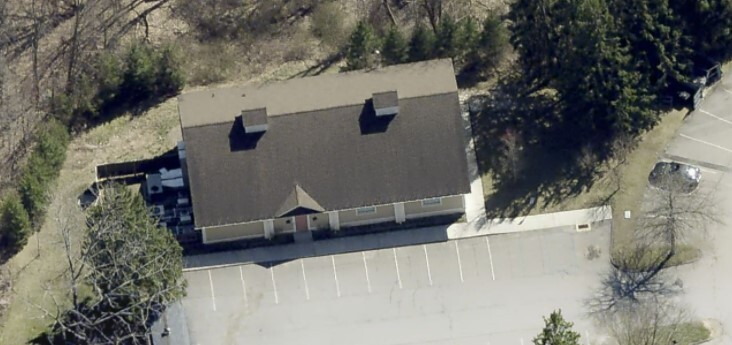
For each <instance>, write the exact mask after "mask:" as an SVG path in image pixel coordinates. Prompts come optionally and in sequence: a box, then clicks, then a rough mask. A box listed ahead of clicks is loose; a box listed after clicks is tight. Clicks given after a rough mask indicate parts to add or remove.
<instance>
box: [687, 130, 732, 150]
mask: <svg viewBox="0 0 732 345" xmlns="http://www.w3.org/2000/svg"><path fill="white" fill-rule="evenodd" d="M679 136H681V137H682V138H686V139H689V140H691V141H696V142H698V143H700V144H704V145H709V146H711V147H714V148H718V149H720V150H722V151H726V152H729V153H732V150H730V149H728V148H726V147H722V146H719V145H717V144H712V143H710V142H707V141H704V140H701V139H697V138H694V137H690V136H688V135H686V134H683V133H681V134H679Z"/></svg>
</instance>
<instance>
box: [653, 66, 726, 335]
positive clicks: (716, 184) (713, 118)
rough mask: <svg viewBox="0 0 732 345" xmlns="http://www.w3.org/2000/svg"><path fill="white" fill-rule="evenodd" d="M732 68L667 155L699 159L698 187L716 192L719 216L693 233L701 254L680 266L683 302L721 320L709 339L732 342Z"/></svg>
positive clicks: (692, 161)
mask: <svg viewBox="0 0 732 345" xmlns="http://www.w3.org/2000/svg"><path fill="white" fill-rule="evenodd" d="M731 134H732V74H730V73H728V74H727V75H726V76H725V78H724V79H723V80H722V82H721V83H719V84H718V85H717V86H716V87H715V88H714V89H713V90H711V92H709V94H708V95H707V96H706V97H705V99H704V101H703V102H702V104H701V106H700V107H699V109H697V110H696V111H694V112H693V113H691V114H690V115H689V116H688V117H687V119H686V121H685V123H684V125H683V126H682V127H681V129H680V130H679V133H678V135H677V136H676V138H674V140H673V141H672V143H671V144H670V145H669V146H668V148H667V150H666V157H665V158H668V159H672V160H677V161H681V162H686V163H690V164H693V165H696V166H698V167H700V168H701V170H702V180H701V183H700V185H699V191H697V192H696V193H699V194H701V195H702V196H708V197H710V198H712V200H713V204H714V205H715V208H716V211H715V213H717V214H718V218H719V219H718V222H716V223H713V224H709V225H708V229H707V231H700V232H699V233H698V234H693V236H691V237H692V238H691V239H690V240H691V241H693V242H694V244H695V245H697V246H698V247H699V248H701V249H702V252H703V256H702V258H701V259H700V260H699V261H697V262H695V263H694V264H691V265H686V266H682V267H679V268H678V269H677V271H678V275H679V277H680V278H681V279H682V280H683V284H684V292H685V293H684V302H685V303H687V304H688V305H689V306H692V308H693V312H694V313H695V315H696V316H697V317H698V318H700V319H715V320H718V321H719V322H720V324H721V326H722V328H723V329H724V330H726V331H722V332H721V334H720V336H719V338H718V339H716V340H714V342H712V343H710V344H732V332H730V330H732V299H730V298H729V294H728V291H730V290H731V289H732V277H730V275H729V272H732V252H731V251H730V250H729V248H730V247H731V246H732V232H731V231H730V225H732V213H731V212H730V210H732V197H730V195H732V174H730V172H731V171H732V135H731Z"/></svg>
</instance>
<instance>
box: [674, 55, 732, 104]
mask: <svg viewBox="0 0 732 345" xmlns="http://www.w3.org/2000/svg"><path fill="white" fill-rule="evenodd" d="M692 66H693V68H692V73H691V74H689V75H686V76H682V77H681V78H678V79H677V78H673V77H671V78H670V79H669V84H668V88H667V89H666V90H665V91H664V93H663V94H662V95H661V96H662V97H661V100H662V102H663V104H664V105H665V106H669V107H675V108H689V109H691V110H696V109H697V108H698V107H699V104H700V103H701V101H702V98H704V89H705V88H707V87H710V86H712V85H714V83H716V82H718V81H720V80H722V76H723V73H722V66H721V65H720V64H719V62H717V61H715V60H713V59H711V58H709V57H706V56H696V57H695V58H694V59H693V63H692Z"/></svg>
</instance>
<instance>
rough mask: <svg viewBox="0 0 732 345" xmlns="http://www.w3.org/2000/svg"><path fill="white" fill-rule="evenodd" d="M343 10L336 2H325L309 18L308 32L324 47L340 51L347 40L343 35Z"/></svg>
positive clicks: (344, 30)
mask: <svg viewBox="0 0 732 345" xmlns="http://www.w3.org/2000/svg"><path fill="white" fill-rule="evenodd" d="M342 12H343V9H342V8H341V6H340V5H339V4H338V3H337V2H332V1H329V2H325V3H322V4H320V5H318V6H317V7H316V8H315V10H314V11H313V15H312V17H310V31H311V32H312V33H313V35H314V36H315V37H317V38H318V39H320V41H321V42H323V43H324V44H325V45H327V46H328V47H330V48H333V49H339V50H340V49H342V48H343V46H344V45H345V43H346V40H347V39H348V36H347V35H346V34H345V32H346V29H345V20H344V18H345V17H344V16H343V14H342Z"/></svg>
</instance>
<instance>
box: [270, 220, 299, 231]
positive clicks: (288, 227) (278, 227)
mask: <svg viewBox="0 0 732 345" xmlns="http://www.w3.org/2000/svg"><path fill="white" fill-rule="evenodd" d="M288 221H289V222H290V223H289V224H288V223H287V222H288ZM294 226H295V223H293V220H292V217H287V218H275V219H274V229H275V234H282V233H290V232H293V231H295V230H293V229H295V227H294Z"/></svg>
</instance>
